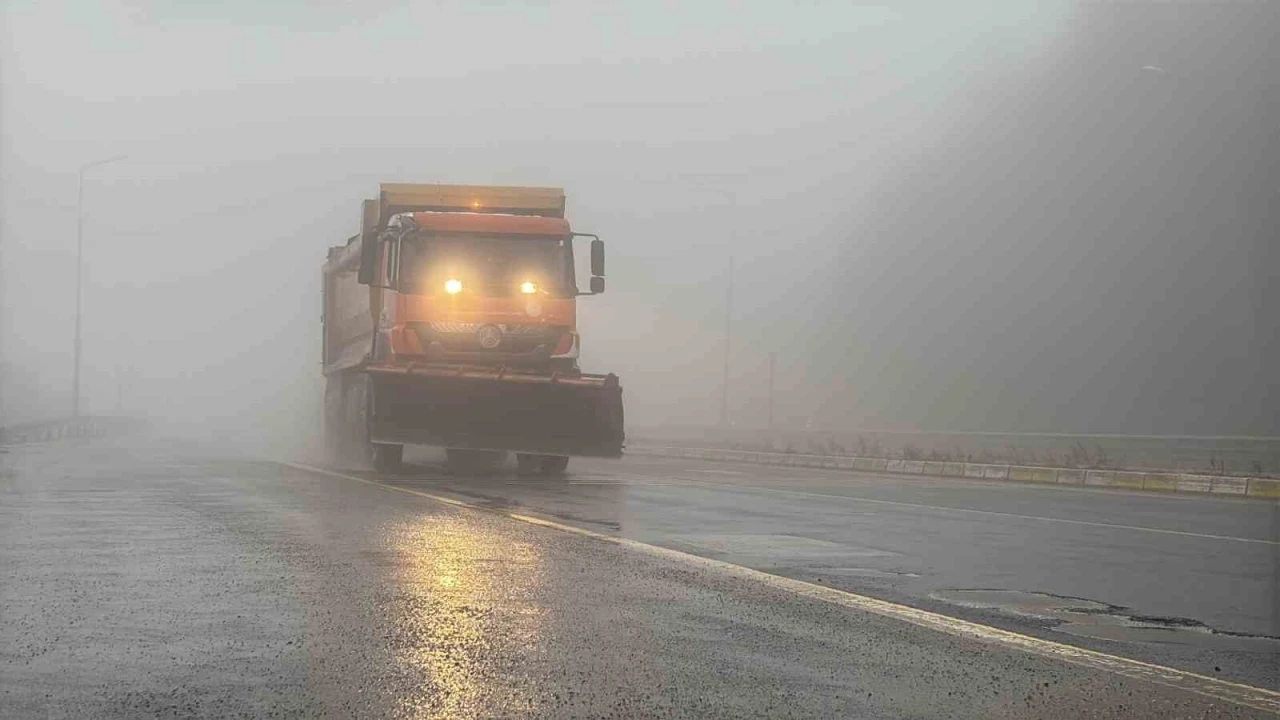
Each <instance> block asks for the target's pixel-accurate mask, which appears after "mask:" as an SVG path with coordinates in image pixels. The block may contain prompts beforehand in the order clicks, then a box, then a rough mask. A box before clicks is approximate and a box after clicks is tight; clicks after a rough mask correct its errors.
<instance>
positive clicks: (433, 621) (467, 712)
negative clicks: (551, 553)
mask: <svg viewBox="0 0 1280 720" xmlns="http://www.w3.org/2000/svg"><path fill="white" fill-rule="evenodd" d="M389 539H390V541H391V543H392V544H393V546H394V547H395V549H396V552H397V555H398V556H399V562H398V565H397V580H398V588H397V593H396V598H395V600H394V603H395V605H394V612H395V613H396V616H395V617H394V619H393V620H392V623H393V632H392V638H391V642H392V650H393V651H394V653H395V655H396V658H397V660H398V661H399V662H400V663H402V664H403V665H404V666H406V667H405V668H404V669H408V670H411V671H415V672H416V673H420V674H421V677H422V689H421V692H419V693H417V694H416V696H412V697H406V698H403V699H402V702H403V707H402V708H401V710H402V711H403V712H404V714H406V715H409V716H413V717H441V718H446V717H447V718H457V717H479V716H481V715H482V714H483V715H488V714H492V713H494V712H495V710H503V713H504V714H505V713H506V712H507V711H508V709H509V711H510V712H516V713H519V714H528V713H530V712H531V711H536V708H537V701H538V698H536V697H531V696H529V693H528V690H529V688H527V687H522V686H519V685H518V684H516V685H513V684H510V683H504V679H505V678H504V675H503V672H504V669H505V672H507V673H508V674H509V672H510V668H511V667H512V666H513V665H516V666H518V665H520V664H521V663H520V662H519V660H520V658H522V657H525V656H527V655H528V654H529V653H534V652H538V651H539V649H540V646H541V640H542V630H543V627H542V626H543V621H544V617H545V613H546V610H545V608H544V607H542V606H540V605H538V604H537V603H536V601H535V599H536V597H537V595H538V593H537V592H535V589H536V588H537V587H538V586H540V585H541V583H542V579H543V578H542V576H543V567H542V563H543V558H542V556H541V554H540V551H539V549H538V548H537V547H535V546H532V545H528V544H525V543H515V544H513V543H512V542H511V539H510V538H509V537H499V536H496V535H493V534H491V533H487V532H484V531H483V529H482V528H481V527H479V526H478V524H476V523H473V522H467V521H466V520H464V519H460V518H451V517H441V516H425V517H423V518H422V521H421V522H420V523H417V524H402V525H398V526H396V527H395V528H393V529H392V530H391V533H390V538H389ZM535 714H536V713H535Z"/></svg>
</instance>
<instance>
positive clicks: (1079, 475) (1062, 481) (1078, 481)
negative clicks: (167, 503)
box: [1058, 468, 1084, 485]
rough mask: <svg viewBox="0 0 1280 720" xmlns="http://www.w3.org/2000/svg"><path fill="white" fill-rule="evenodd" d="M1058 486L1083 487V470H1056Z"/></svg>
mask: <svg viewBox="0 0 1280 720" xmlns="http://www.w3.org/2000/svg"><path fill="white" fill-rule="evenodd" d="M1058 484H1059V485H1083V484H1084V470H1076V469H1074V468H1058Z"/></svg>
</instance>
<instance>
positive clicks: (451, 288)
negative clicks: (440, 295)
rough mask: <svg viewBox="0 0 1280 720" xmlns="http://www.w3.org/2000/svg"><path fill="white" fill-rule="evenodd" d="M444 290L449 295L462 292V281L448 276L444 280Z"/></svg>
mask: <svg viewBox="0 0 1280 720" xmlns="http://www.w3.org/2000/svg"><path fill="white" fill-rule="evenodd" d="M444 291H445V292H447V293H449V294H450V295H457V294H458V293H460V292H462V281H461V280H458V279H457V278H449V279H448V280H445V281H444Z"/></svg>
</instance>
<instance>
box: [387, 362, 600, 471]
mask: <svg viewBox="0 0 1280 720" xmlns="http://www.w3.org/2000/svg"><path fill="white" fill-rule="evenodd" d="M367 372H368V373H369V377H370V379H371V380H372V385H373V393H374V397H373V404H372V417H371V418H370V425H369V431H370V439H371V440H372V441H373V442H375V443H408V444H420V445H438V446H442V447H449V448H471V449H477V450H507V451H512V452H520V453H535V454H541V455H580V456H593V457H620V456H621V455H622V447H623V439H624V437H623V415H622V386H621V385H620V384H619V383H618V377H617V376H616V375H613V374H609V375H585V374H571V375H570V374H566V375H560V374H555V373H553V374H550V375H543V374H536V373H529V372H519V371H514V370H509V369H507V368H490V367H483V366H468V365H442V364H428V365H406V366H399V365H373V366H370V367H368V368H367Z"/></svg>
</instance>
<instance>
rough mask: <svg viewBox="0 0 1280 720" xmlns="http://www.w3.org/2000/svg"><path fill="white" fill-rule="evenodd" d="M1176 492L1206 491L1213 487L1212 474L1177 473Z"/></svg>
mask: <svg viewBox="0 0 1280 720" xmlns="http://www.w3.org/2000/svg"><path fill="white" fill-rule="evenodd" d="M1177 477H1178V492H1182V493H1207V492H1209V491H1210V490H1211V489H1212V488H1213V476H1212V475H1188V474H1185V473H1178V476H1177Z"/></svg>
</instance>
